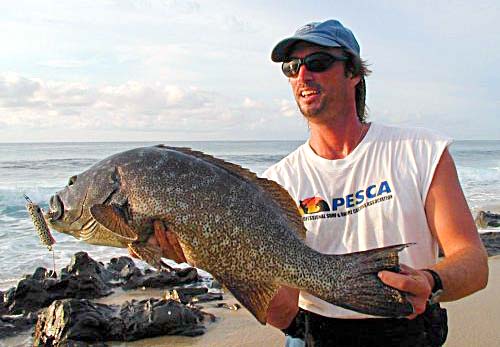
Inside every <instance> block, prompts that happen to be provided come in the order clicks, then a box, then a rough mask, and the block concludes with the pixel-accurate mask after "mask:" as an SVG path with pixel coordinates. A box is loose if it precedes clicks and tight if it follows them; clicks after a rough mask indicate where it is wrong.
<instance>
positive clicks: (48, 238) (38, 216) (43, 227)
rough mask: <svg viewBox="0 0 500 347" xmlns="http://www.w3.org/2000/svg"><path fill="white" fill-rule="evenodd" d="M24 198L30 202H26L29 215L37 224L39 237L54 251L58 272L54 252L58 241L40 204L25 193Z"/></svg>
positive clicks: (53, 259)
mask: <svg viewBox="0 0 500 347" xmlns="http://www.w3.org/2000/svg"><path fill="white" fill-rule="evenodd" d="M24 198H25V199H26V201H27V202H28V203H27V204H26V209H27V210H28V213H29V215H30V216H31V220H32V221H33V224H34V225H35V230H36V232H37V234H38V237H39V238H40V241H41V242H42V243H43V244H44V245H45V246H47V248H48V249H49V251H51V252H52V262H53V265H54V273H55V272H56V258H55V254H54V250H53V249H52V245H53V244H54V243H56V240H55V239H54V238H53V237H52V234H51V233H50V229H49V227H48V225H47V222H46V221H45V218H44V217H43V212H42V209H41V208H40V206H38V205H37V204H35V203H34V202H33V201H31V199H30V198H29V197H28V196H27V195H26V194H24Z"/></svg>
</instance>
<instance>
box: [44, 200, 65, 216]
mask: <svg viewBox="0 0 500 347" xmlns="http://www.w3.org/2000/svg"><path fill="white" fill-rule="evenodd" d="M49 207H50V211H49V213H47V217H49V218H50V219H51V220H53V221H55V220H58V219H60V218H61V217H62V215H63V212H64V205H63V202H62V200H61V198H60V197H59V195H57V194H56V195H52V196H51V197H50V203H49Z"/></svg>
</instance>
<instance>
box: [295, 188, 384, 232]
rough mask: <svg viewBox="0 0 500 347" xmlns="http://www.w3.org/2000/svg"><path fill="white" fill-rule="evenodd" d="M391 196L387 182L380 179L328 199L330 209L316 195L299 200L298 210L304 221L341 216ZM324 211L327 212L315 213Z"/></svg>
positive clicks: (353, 212) (356, 211)
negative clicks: (374, 182)
mask: <svg viewBox="0 0 500 347" xmlns="http://www.w3.org/2000/svg"><path fill="white" fill-rule="evenodd" d="M392 198H393V194H392V189H391V186H390V185H389V182H388V181H382V182H380V183H379V184H369V185H367V187H366V188H364V189H358V190H356V191H355V192H352V193H349V194H346V195H345V196H339V197H334V198H332V199H331V200H330V201H331V205H330V206H331V209H330V206H328V203H327V202H326V201H325V200H323V199H322V198H319V197H316V196H315V197H312V198H307V199H304V200H300V203H299V211H300V214H301V215H302V216H303V217H302V220H303V221H304V222H307V221H315V220H320V219H325V218H342V217H346V216H348V215H351V214H355V213H358V212H359V211H362V210H364V209H365V208H368V207H371V206H373V205H375V204H379V203H381V202H384V201H387V200H391V199H392ZM325 211H326V212H327V213H321V214H316V213H319V212H325ZM306 215H307V216H306Z"/></svg>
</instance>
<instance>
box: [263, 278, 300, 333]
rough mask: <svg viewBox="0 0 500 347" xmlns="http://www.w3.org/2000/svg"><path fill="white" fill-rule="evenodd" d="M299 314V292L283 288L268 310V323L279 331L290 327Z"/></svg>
mask: <svg viewBox="0 0 500 347" xmlns="http://www.w3.org/2000/svg"><path fill="white" fill-rule="evenodd" d="M297 312H299V290H298V289H295V288H289V287H281V288H280V289H279V290H278V292H277V293H276V295H275V296H274V297H273V299H272V300H271V303H270V304H269V307H268V309H267V323H269V324H271V325H272V326H274V327H276V328H278V329H285V328H288V327H289V326H290V323H292V320H293V319H294V318H295V316H296V315H297Z"/></svg>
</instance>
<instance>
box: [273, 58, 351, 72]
mask: <svg viewBox="0 0 500 347" xmlns="http://www.w3.org/2000/svg"><path fill="white" fill-rule="evenodd" d="M337 60H339V61H346V60H347V58H345V57H335V56H333V55H330V54H328V53H324V52H318V53H313V54H310V55H308V56H307V57H305V58H304V59H299V58H296V59H292V60H290V61H286V62H284V63H283V64H282V65H281V70H282V71H283V73H284V74H285V76H286V77H295V76H297V74H298V73H299V70H300V66H301V65H305V66H306V68H307V70H309V71H311V72H323V71H325V70H327V69H328V68H330V66H332V64H333V63H334V62H336V61H337Z"/></svg>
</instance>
